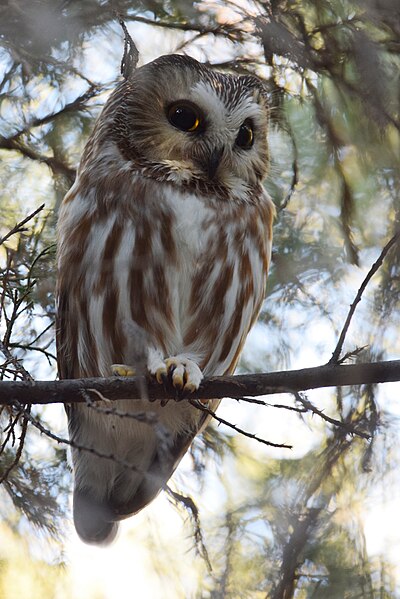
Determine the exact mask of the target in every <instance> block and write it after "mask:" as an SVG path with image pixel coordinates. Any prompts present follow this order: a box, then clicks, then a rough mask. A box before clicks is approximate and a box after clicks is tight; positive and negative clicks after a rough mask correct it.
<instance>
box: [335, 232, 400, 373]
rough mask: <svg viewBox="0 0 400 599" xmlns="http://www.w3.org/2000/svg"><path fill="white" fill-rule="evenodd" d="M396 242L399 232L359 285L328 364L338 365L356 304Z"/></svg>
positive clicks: (399, 239)
mask: <svg viewBox="0 0 400 599" xmlns="http://www.w3.org/2000/svg"><path fill="white" fill-rule="evenodd" d="M398 241H400V230H399V231H397V233H396V234H395V235H393V237H392V238H391V239H390V240H389V241H388V243H387V244H386V245H385V247H384V248H383V250H382V251H381V253H380V254H379V257H378V259H377V260H376V262H374V264H373V265H372V266H371V268H370V270H369V271H368V273H367V276H366V277H365V279H364V280H363V282H362V283H361V286H360V288H359V290H358V291H357V295H356V297H355V299H354V302H353V303H352V304H351V306H350V310H349V313H348V314H347V318H346V321H345V323H344V325H343V329H342V332H341V333H340V336H339V341H338V342H337V345H336V347H335V349H334V351H333V354H332V357H331V359H330V360H329V362H328V364H337V363H338V360H339V356H340V354H341V352H342V348H343V343H344V340H345V338H346V335H347V331H348V329H349V326H350V323H351V319H352V318H353V315H354V312H355V311H356V308H357V304H358V303H359V302H360V301H361V298H362V295H363V293H364V291H365V289H366V287H367V285H368V283H369V282H370V280H371V279H372V277H373V276H374V274H375V273H376V272H377V271H378V269H379V268H380V267H381V266H382V263H383V261H384V259H385V257H386V254H387V253H388V252H389V251H390V249H391V248H392V247H393V246H394V245H395V244H396V243H397V242H398Z"/></svg>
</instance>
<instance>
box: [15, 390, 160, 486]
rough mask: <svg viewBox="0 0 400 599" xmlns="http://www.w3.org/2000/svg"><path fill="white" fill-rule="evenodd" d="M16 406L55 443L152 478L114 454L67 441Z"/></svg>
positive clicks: (24, 409) (20, 406)
mask: <svg viewBox="0 0 400 599" xmlns="http://www.w3.org/2000/svg"><path fill="white" fill-rule="evenodd" d="M14 405H15V407H16V408H17V409H18V410H20V411H21V412H23V414H24V416H25V417H26V419H27V420H29V422H30V423H31V424H32V425H33V426H34V427H35V428H37V429H38V430H39V431H40V432H41V433H43V434H44V435H46V437H49V438H50V439H53V441H57V443H64V444H66V445H69V446H70V447H72V448H74V449H78V450H79V451H86V452H87V453H91V454H92V455H95V456H96V457H98V458H102V459H105V460H111V461H113V462H115V463H116V464H119V465H120V466H123V467H124V468H126V469H127V470H132V471H133V472H138V473H139V474H143V476H147V475H149V476H150V474H149V473H147V472H144V471H143V470H140V469H139V468H136V467H135V466H134V465H133V464H131V463H130V462H127V461H126V460H121V459H119V458H117V457H116V456H115V455H114V454H112V453H104V452H102V451H98V450H97V449H94V447H88V446H86V445H82V444H81V443H77V442H76V441H73V440H71V439H66V438H64V437H60V436H59V435H55V434H54V433H52V432H51V431H50V430H49V429H48V428H46V427H45V426H43V424H42V423H41V422H39V420H37V419H36V418H34V417H33V416H32V415H31V414H30V412H29V411H28V410H27V409H26V408H25V407H24V406H23V405H22V404H21V403H20V402H19V401H14Z"/></svg>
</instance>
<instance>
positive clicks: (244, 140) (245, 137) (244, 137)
mask: <svg viewBox="0 0 400 599" xmlns="http://www.w3.org/2000/svg"><path fill="white" fill-rule="evenodd" d="M235 143H236V145H237V146H239V148H242V150H249V149H250V148H251V146H252V145H253V143H254V131H253V125H252V123H251V121H250V120H249V119H246V120H245V121H244V123H243V124H242V125H241V126H240V129H239V133H238V134H237V137H236V142H235Z"/></svg>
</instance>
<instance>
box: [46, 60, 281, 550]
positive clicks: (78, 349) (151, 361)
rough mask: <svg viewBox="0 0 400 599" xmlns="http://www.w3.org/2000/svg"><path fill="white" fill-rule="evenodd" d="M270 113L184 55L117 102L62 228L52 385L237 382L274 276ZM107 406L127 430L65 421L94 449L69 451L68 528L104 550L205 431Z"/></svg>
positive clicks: (186, 413) (191, 417)
mask: <svg viewBox="0 0 400 599" xmlns="http://www.w3.org/2000/svg"><path fill="white" fill-rule="evenodd" d="M268 114H269V111H268V100H267V94H266V91H265V89H264V87H263V85H262V83H261V81H260V80H259V79H257V78H256V77H254V76H247V75H246V76H236V75H232V74H223V73H219V72H216V71H214V70H212V69H210V68H208V67H207V66H205V65H203V64H201V63H199V62H197V61H196V60H194V59H193V58H190V57H188V56H181V55H168V56H162V57H160V58H158V59H157V60H155V61H153V62H151V63H149V64H147V65H145V66H142V67H141V68H137V69H133V70H132V73H131V74H130V75H129V77H127V78H126V79H125V80H123V81H122V82H121V83H120V84H119V85H118V86H117V87H116V89H115V90H114V92H113V93H112V94H111V96H110V98H109V100H108V102H107V103H106V105H105V107H104V109H103V111H102V112H101V114H100V116H99V118H98V120H97V122H96V124H95V127H94V131H93V133H92V135H91V137H90V139H89V141H88V143H87V145H86V147H85V149H84V152H83V155H82V159H81V162H80V166H79V169H78V173H77V178H76V181H75V183H74V185H73V187H72V188H71V189H70V191H69V192H68V194H67V195H66V197H65V199H64V201H63V204H62V207H61V209H60V214H59V222H58V285H57V314H58V316H57V347H58V363H59V376H60V378H80V377H106V376H110V375H111V373H112V372H114V373H116V374H119V375H122V376H123V375H131V374H134V373H135V372H136V373H138V372H144V371H145V372H146V375H147V376H149V377H154V378H155V379H156V380H157V381H158V382H159V383H160V384H165V385H170V386H171V387H173V388H175V390H176V394H177V397H178V399H179V397H181V396H182V394H185V395H187V394H190V393H191V392H193V391H194V390H196V389H197V388H198V386H199V384H200V382H201V379H202V377H203V376H209V375H224V374H225V373H232V372H233V371H234V369H235V366H236V364H237V362H238V359H239V356H240V353H241V350H242V348H243V344H244V342H245V339H246V336H247V334H248V332H249V330H250V328H251V327H252V325H253V324H254V322H255V320H256V318H257V315H258V313H259V311H260V308H261V304H262V302H263V298H264V293H265V285H266V278H267V271H268V265H269V261H270V253H271V239H272V231H271V227H272V221H273V216H274V208H273V204H272V202H271V200H270V198H269V197H268V195H267V193H266V192H265V190H264V188H263V185H262V183H263V179H264V178H265V176H266V174H267V170H268V144H267V131H268ZM98 403H99V405H101V404H102V403H103V405H104V402H98ZM217 404H218V402H217V401H215V400H212V399H210V402H209V404H208V405H209V407H211V408H213V409H215V408H216V406H217ZM96 405H97V404H96ZM113 405H114V404H113ZM115 406H116V408H117V409H118V411H119V412H120V413H121V412H123V413H125V417H121V416H118V415H117V414H114V415H113V414H109V413H107V414H106V413H104V410H103V411H102V410H101V409H98V410H96V409H95V406H93V405H87V404H84V403H83V404H82V403H81V404H74V405H70V406H68V407H67V415H68V424H69V434H70V438H71V440H72V441H73V442H74V444H75V445H80V446H84V447H86V448H93V449H94V450H95V451H94V452H90V451H83V450H78V449H72V462H73V470H74V496H73V514H74V522H75V527H76V530H77V532H78V535H79V536H80V538H81V539H82V540H83V541H85V542H88V543H97V544H106V543H108V542H110V541H111V540H112V539H113V538H114V537H115V534H116V531H117V528H118V521H119V520H121V519H123V518H126V517H128V516H130V515H132V514H135V513H136V512H138V511H139V510H141V509H142V508H144V507H145V506H146V505H147V504H148V503H149V502H150V501H152V499H153V498H154V497H155V496H156V495H157V494H158V493H159V492H160V490H161V489H162V488H163V487H165V485H166V482H167V481H168V479H169V478H170V476H171V474H172V473H173V472H174V470H175V468H176V467H177V465H178V463H179V462H180V460H181V459H182V457H183V455H184V454H185V452H186V451H187V449H188V447H189V446H190V444H191V442H192V440H193V438H194V436H195V435H196V434H197V433H199V432H200V431H201V430H202V429H203V428H204V427H205V426H206V424H207V418H208V416H207V414H205V413H204V412H202V411H200V410H198V409H196V407H194V406H193V405H191V404H190V403H189V402H188V401H174V400H170V401H169V402H168V403H167V404H166V405H165V402H162V401H155V402H152V403H150V402H148V401H147V400H146V398H143V399H142V400H139V401H137V400H136V401H133V400H131V401H129V400H119V401H117V402H116V404H115ZM146 415H151V418H147V419H146ZM96 454H108V455H112V456H114V458H115V459H114V460H110V459H102V458H101V457H100V456H99V455H96ZM126 464H129V467H127V466H126Z"/></svg>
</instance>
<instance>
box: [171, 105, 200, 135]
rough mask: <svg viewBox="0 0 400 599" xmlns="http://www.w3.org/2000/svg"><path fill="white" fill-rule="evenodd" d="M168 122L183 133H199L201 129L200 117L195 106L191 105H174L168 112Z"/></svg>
mask: <svg viewBox="0 0 400 599" xmlns="http://www.w3.org/2000/svg"><path fill="white" fill-rule="evenodd" d="M167 116H168V120H169V122H170V123H171V125H173V126H174V127H176V128H177V129H180V130H181V131H189V132H193V131H198V130H199V127H200V123H201V120H200V115H199V113H198V111H197V110H196V109H195V107H194V106H191V105H190V104H184V103H179V104H172V106H170V107H169V108H168V111H167Z"/></svg>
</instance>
